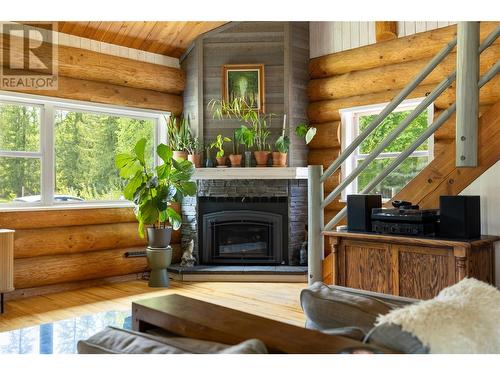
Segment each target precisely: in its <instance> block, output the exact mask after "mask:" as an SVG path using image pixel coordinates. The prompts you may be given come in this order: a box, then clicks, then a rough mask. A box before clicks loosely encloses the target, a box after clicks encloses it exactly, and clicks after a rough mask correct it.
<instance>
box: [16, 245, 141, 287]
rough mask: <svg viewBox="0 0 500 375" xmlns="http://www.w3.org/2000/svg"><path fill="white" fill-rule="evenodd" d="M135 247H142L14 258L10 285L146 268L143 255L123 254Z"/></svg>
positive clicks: (100, 275)
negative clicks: (126, 255) (131, 256)
mask: <svg viewBox="0 0 500 375" xmlns="http://www.w3.org/2000/svg"><path fill="white" fill-rule="evenodd" d="M139 250H144V248H143V247H140V248H123V249H114V250H102V251H93V252H90V253H79V254H67V255H55V256H45V257H35V258H22V259H15V260H14V270H15V272H14V286H15V288H16V289H23V288H33V287H37V286H43V285H51V284H59V283H67V282H72V281H80V280H91V279H100V278H103V277H110V276H119V275H127V274H130V273H136V272H144V271H146V270H147V260H146V258H145V257H136V258H125V256H124V254H125V253H126V252H127V251H139Z"/></svg>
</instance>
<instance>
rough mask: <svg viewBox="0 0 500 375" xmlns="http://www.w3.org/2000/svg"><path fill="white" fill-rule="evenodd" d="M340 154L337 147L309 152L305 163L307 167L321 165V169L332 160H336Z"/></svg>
mask: <svg viewBox="0 0 500 375" xmlns="http://www.w3.org/2000/svg"><path fill="white" fill-rule="evenodd" d="M339 154H340V148H339V147H330V148H324V149H320V150H309V154H308V155H307V163H308V164H309V165H322V166H323V168H325V166H326V167H328V165H330V164H331V162H332V161H333V160H335V159H336V158H338V156H339Z"/></svg>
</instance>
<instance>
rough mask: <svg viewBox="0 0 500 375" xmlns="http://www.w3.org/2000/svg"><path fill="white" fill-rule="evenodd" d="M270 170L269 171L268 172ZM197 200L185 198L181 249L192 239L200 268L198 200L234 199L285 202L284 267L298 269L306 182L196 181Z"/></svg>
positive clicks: (298, 180)
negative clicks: (286, 222)
mask: <svg viewBox="0 0 500 375" xmlns="http://www.w3.org/2000/svg"><path fill="white" fill-rule="evenodd" d="M269 169H271V168H269ZM197 184H198V194H197V197H187V198H185V199H184V201H183V203H182V217H183V225H182V245H183V248H185V246H186V245H187V243H189V241H190V240H191V239H194V243H195V246H194V256H195V258H196V260H197V264H199V260H200V251H199V250H200V249H199V246H198V230H201V225H199V223H198V213H199V212H198V204H199V197H212V198H216V197H221V198H222V197H234V198H240V197H241V198H244V197H248V198H255V197H266V198H281V199H283V198H286V201H287V206H288V225H287V227H286V228H284V229H285V230H286V231H287V235H288V245H287V248H286V249H285V251H284V257H283V262H282V264H283V265H289V266H296V265H299V259H300V248H301V245H302V243H303V241H304V239H305V226H306V223H307V180H305V179H265V180H263V179H234V180H229V179H225V180H223V179H216V180H215V179H199V180H198V181H197Z"/></svg>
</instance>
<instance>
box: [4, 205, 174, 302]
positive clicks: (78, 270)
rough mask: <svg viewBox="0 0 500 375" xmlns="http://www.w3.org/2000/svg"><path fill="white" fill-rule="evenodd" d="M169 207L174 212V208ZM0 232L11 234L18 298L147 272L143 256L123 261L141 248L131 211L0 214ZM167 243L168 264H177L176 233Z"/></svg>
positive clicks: (100, 209)
mask: <svg viewBox="0 0 500 375" xmlns="http://www.w3.org/2000/svg"><path fill="white" fill-rule="evenodd" d="M174 208H175V209H176V210H177V211H179V207H178V206H177V207H174ZM0 228H9V229H14V230H16V233H15V236H14V287H15V288H16V290H17V292H16V296H22V295H23V294H24V293H23V291H22V290H23V289H31V288H39V289H40V291H43V293H47V292H50V291H51V290H58V288H59V286H60V285H62V284H67V283H74V285H73V287H78V283H75V282H79V281H85V280H97V279H109V278H111V277H116V276H122V275H129V274H139V275H138V276H139V277H140V274H141V273H142V272H144V271H147V270H148V269H147V262H146V258H145V257H140V258H125V256H124V255H125V253H126V252H127V251H141V250H145V247H146V242H145V240H144V239H141V238H140V237H139V235H138V232H137V221H136V219H135V216H134V213H133V210H132V208H98V209H97V208H96V209H65V210H50V211H10V212H0ZM172 244H173V248H174V256H173V262H179V261H180V256H181V254H180V232H179V231H175V232H174V233H173V236H172ZM47 286H49V288H47ZM51 288H52V289H51ZM34 294H37V293H36V292H33V291H30V293H29V295H34Z"/></svg>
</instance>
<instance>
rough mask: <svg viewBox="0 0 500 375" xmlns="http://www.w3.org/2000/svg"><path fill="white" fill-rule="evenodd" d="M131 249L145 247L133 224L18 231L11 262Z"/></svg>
mask: <svg viewBox="0 0 500 375" xmlns="http://www.w3.org/2000/svg"><path fill="white" fill-rule="evenodd" d="M134 246H143V247H145V246H146V241H145V240H144V239H141V238H140V237H139V234H138V232H137V224H136V223H120V224H101V225H80V226H74V227H60V228H45V229H21V230H18V231H16V236H15V240H14V258H16V259H18V258H29V257H39V256H45V255H58V254H74V253H82V252H89V251H97V250H105V249H117V248H122V247H134Z"/></svg>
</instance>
